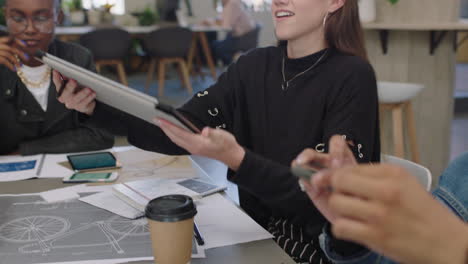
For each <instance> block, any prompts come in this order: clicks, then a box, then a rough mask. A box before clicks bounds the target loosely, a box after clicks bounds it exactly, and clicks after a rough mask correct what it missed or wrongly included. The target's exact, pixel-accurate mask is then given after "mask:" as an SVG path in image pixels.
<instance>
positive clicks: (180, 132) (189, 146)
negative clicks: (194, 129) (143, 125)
mask: <svg viewBox="0 0 468 264" xmlns="http://www.w3.org/2000/svg"><path fill="white" fill-rule="evenodd" d="M155 123H156V125H158V126H159V127H160V128H161V129H162V130H163V131H164V133H165V134H166V135H167V136H168V137H169V138H170V139H171V140H172V142H174V143H175V144H176V145H178V146H179V147H181V148H184V149H186V150H188V151H189V152H193V151H194V150H193V147H194V146H195V145H198V144H196V142H197V141H200V138H201V137H199V135H198V137H197V135H195V134H193V133H190V132H187V131H185V130H184V129H182V128H180V127H178V126H176V125H174V124H172V123H171V122H169V121H167V120H165V119H162V118H159V119H157V120H155ZM205 133H206V132H205Z"/></svg>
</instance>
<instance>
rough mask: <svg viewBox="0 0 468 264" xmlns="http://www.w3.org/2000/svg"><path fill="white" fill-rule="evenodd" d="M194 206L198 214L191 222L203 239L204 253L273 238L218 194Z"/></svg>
mask: <svg viewBox="0 0 468 264" xmlns="http://www.w3.org/2000/svg"><path fill="white" fill-rule="evenodd" d="M196 205H197V210H198V214H197V215H196V216H195V220H196V222H197V224H198V227H199V229H200V232H201V234H202V236H203V237H204V239H205V243H206V244H205V248H206V249H209V248H216V247H223V246H229V245H235V244H241V243H247V242H251V241H257V240H263V239H269V238H272V237H273V236H272V235H271V234H270V233H268V231H266V230H265V229H264V228H263V227H261V226H260V225H259V224H257V223H256V222H255V221H254V220H253V219H252V218H250V217H249V216H248V215H247V214H245V213H244V212H242V211H241V210H240V209H239V208H238V207H237V206H236V205H234V203H232V202H231V201H228V200H227V199H226V198H224V197H223V196H221V195H220V194H214V195H211V196H208V197H205V198H203V199H201V200H199V201H197V202H196Z"/></svg>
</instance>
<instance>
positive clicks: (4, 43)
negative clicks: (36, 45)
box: [0, 36, 29, 72]
mask: <svg viewBox="0 0 468 264" xmlns="http://www.w3.org/2000/svg"><path fill="white" fill-rule="evenodd" d="M25 46H26V44H24V43H23V42H22V41H21V40H19V39H15V38H12V37H11V36H6V37H1V38H0V64H2V65H4V66H6V67H7V68H8V69H10V70H11V71H14V72H16V69H18V68H19V67H21V64H22V62H21V61H24V62H25V61H28V60H29V56H28V55H27V54H26V53H25V52H24V51H21V50H20V48H21V47H25ZM15 55H16V56H17V57H18V58H19V59H20V60H18V59H17V58H16V57H15Z"/></svg>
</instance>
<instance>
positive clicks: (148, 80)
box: [145, 58, 156, 93]
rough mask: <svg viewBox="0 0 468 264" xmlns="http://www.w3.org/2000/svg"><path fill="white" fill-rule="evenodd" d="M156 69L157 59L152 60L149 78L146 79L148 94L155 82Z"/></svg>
mask: <svg viewBox="0 0 468 264" xmlns="http://www.w3.org/2000/svg"><path fill="white" fill-rule="evenodd" d="M155 67H156V59H155V58H152V59H151V63H150V66H149V69H148V77H147V78H146V86H145V92H146V93H149V89H150V86H151V82H152V81H153V74H154V71H155Z"/></svg>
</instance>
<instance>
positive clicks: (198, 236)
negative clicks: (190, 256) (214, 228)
mask: <svg viewBox="0 0 468 264" xmlns="http://www.w3.org/2000/svg"><path fill="white" fill-rule="evenodd" d="M193 230H194V231H195V239H196V240H197V243H198V245H199V246H203V245H205V240H203V237H202V236H201V234H200V230H199V229H198V227H197V224H196V223H195V222H194V223H193Z"/></svg>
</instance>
